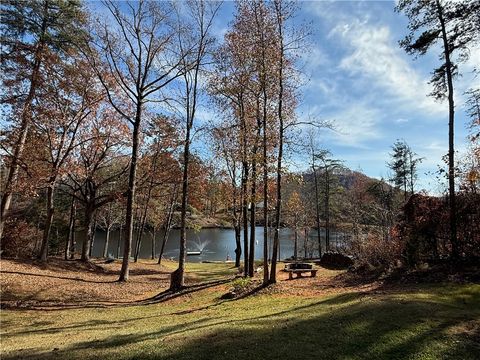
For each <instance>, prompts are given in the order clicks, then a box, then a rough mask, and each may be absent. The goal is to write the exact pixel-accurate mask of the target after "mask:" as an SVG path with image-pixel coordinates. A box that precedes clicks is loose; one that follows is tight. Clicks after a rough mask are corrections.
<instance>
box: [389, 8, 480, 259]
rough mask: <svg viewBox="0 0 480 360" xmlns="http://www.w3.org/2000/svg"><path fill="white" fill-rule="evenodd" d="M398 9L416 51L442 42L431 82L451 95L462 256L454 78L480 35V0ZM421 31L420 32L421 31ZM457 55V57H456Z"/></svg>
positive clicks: (451, 170)
mask: <svg viewBox="0 0 480 360" xmlns="http://www.w3.org/2000/svg"><path fill="white" fill-rule="evenodd" d="M396 10H397V11H400V12H403V13H405V15H407V17H408V20H409V24H408V28H409V30H410V33H409V34H408V35H407V36H406V37H405V39H404V40H402V41H401V42H400V45H401V46H402V47H403V48H404V49H405V51H406V52H407V53H409V54H412V55H416V56H417V55H424V54H425V53H427V51H429V50H430V49H432V48H434V46H435V45H437V44H439V43H440V44H439V45H440V46H441V49H442V51H441V53H440V55H439V58H440V65H439V66H438V67H437V68H435V69H434V71H433V76H432V79H431V83H432V85H433V92H432V93H431V94H430V95H432V96H433V97H434V98H435V99H439V100H442V99H444V98H445V97H447V98H448V109H449V111H448V113H449V114H448V115H449V116H448V187H449V205H450V241H451V244H452V255H453V257H454V258H456V257H458V256H459V249H458V241H457V225H456V202H455V161H454V151H455V147H454V129H455V127H454V122H455V104H454V94H453V93H454V88H453V79H454V77H455V76H457V75H458V63H460V62H462V61H465V60H467V59H468V58H469V55H470V51H469V50H470V47H471V46H472V45H473V44H475V43H478V41H479V39H480V31H479V24H480V21H479V20H480V15H479V14H480V2H479V1H478V0H464V1H442V0H400V1H399V3H398V5H397V8H396ZM418 33H420V35H418ZM455 55H456V57H454V56H455Z"/></svg>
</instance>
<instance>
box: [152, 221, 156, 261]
mask: <svg viewBox="0 0 480 360" xmlns="http://www.w3.org/2000/svg"><path fill="white" fill-rule="evenodd" d="M155 230H156V228H155V225H154V226H153V229H152V260H154V259H155V235H156V231H155Z"/></svg>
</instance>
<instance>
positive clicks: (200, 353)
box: [2, 292, 480, 360]
mask: <svg viewBox="0 0 480 360" xmlns="http://www.w3.org/2000/svg"><path fill="white" fill-rule="evenodd" d="M479 304H480V295H479V293H478V292H476V293H474V294H473V295H472V296H471V297H469V298H468V301H467V303H464V302H463V303H462V302H459V301H458V299H456V298H455V297H452V299H451V300H450V301H447V302H445V301H437V302H435V301H434V302H432V300H431V299H430V300H428V299H426V300H425V301H424V299H423V298H415V299H413V300H409V299H408V298H403V299H400V300H399V299H398V298H395V297H382V298H372V297H368V296H367V297H366V298H364V297H363V296H362V295H359V294H343V295H339V296H336V297H333V298H330V299H326V300H322V301H318V302H315V303H312V304H308V305H305V306H298V307H293V308H291V309H288V310H285V311H279V312H272V313H270V314H268V315H263V316H251V317H245V318H243V319H239V320H228V319H221V318H219V317H213V318H208V317H205V318H202V319H196V320H192V319H191V318H190V319H189V320H188V321H184V322H182V323H180V324H175V325H171V326H163V327H161V325H160V328H159V329H158V330H156V331H150V332H143V333H142V332H141V329H135V332H134V333H132V334H131V335H112V336H109V337H107V338H105V339H102V340H94V341H84V342H79V343H76V344H73V345H71V346H69V347H66V348H64V349H61V350H60V349H59V350H57V351H52V352H41V351H39V352H35V353H21V352H19V353H17V354H13V355H12V354H10V355H8V356H2V359H4V360H13V359H20V358H21V359H25V360H32V359H39V360H40V359H59V358H68V359H96V358H102V359H145V360H154V359H179V360H180V359H238V360H242V359H248V360H251V359H280V358H298V359H307V358H315V359H407V358H408V359H410V358H422V359H438V358H442V359H464V360H468V359H472V360H473V359H478V358H479V354H480V346H479V344H478V343H477V342H476V340H475V336H471V334H470V335H468V334H467V335H465V333H457V334H455V332H452V329H454V328H458V327H460V328H461V326H462V324H465V323H466V322H468V321H472V320H473V321H475V320H477V321H478V318H479V317H480V306H479ZM264 306H265V305H264ZM89 325H94V324H89ZM105 325H107V324H105V323H103V322H101V323H99V324H97V325H96V326H99V327H104V326H105ZM178 335H181V336H178ZM164 341H165V342H168V343H169V344H171V343H172V342H173V344H174V346H172V347H166V346H165V343H164ZM97 351H98V353H96V352H97Z"/></svg>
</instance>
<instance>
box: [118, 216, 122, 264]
mask: <svg viewBox="0 0 480 360" xmlns="http://www.w3.org/2000/svg"><path fill="white" fill-rule="evenodd" d="M122 234H123V225H122V224H120V227H119V229H118V240H117V259H119V258H120V244H121V243H122Z"/></svg>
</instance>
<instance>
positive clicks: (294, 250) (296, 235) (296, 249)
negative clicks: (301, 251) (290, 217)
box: [293, 225, 298, 262]
mask: <svg viewBox="0 0 480 360" xmlns="http://www.w3.org/2000/svg"><path fill="white" fill-rule="evenodd" d="M297 258H298V229H297V225H295V243H294V246H293V259H294V260H295V262H297Z"/></svg>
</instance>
